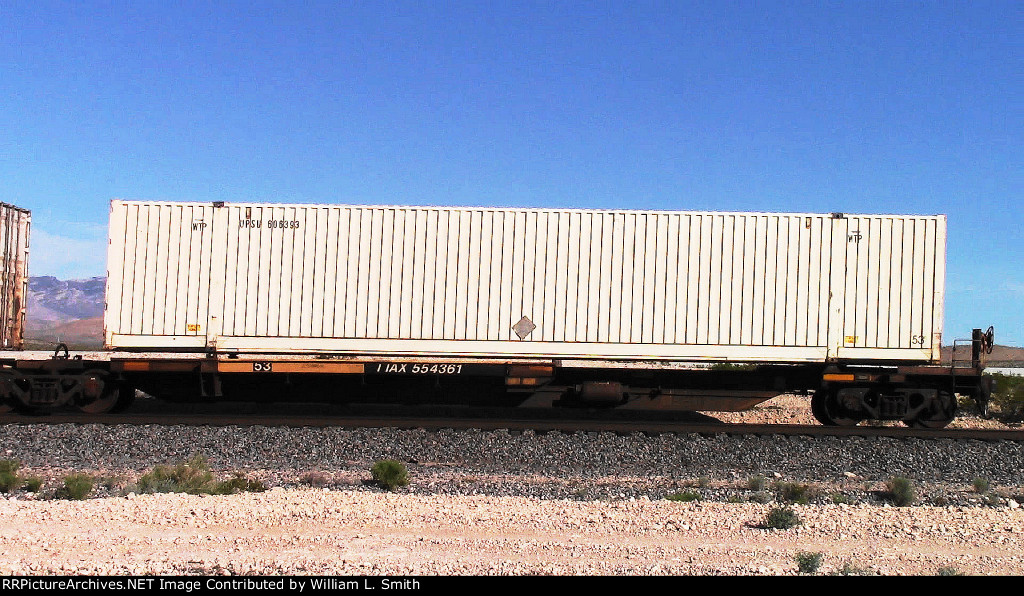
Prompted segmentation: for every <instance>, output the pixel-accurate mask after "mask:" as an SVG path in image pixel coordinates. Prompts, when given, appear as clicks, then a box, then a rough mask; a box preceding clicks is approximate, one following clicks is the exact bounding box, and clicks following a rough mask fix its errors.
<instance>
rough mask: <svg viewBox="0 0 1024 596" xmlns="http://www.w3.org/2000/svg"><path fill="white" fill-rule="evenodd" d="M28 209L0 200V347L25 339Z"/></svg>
mask: <svg viewBox="0 0 1024 596" xmlns="http://www.w3.org/2000/svg"><path fill="white" fill-rule="evenodd" d="M31 221H32V215H31V213H30V212H29V211H28V210H26V209H22V208H20V207H15V206H13V205H8V204H6V203H0V299H2V301H3V302H2V304H0V347H2V348H3V349H9V350H20V349H22V347H24V342H25V310H26V308H25V307H26V304H25V301H26V299H27V297H28V244H29V233H30V231H31V230H30V228H31Z"/></svg>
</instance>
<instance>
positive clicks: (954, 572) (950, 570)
mask: <svg viewBox="0 0 1024 596" xmlns="http://www.w3.org/2000/svg"><path fill="white" fill-rule="evenodd" d="M936 574H937V575H938V576H940V577H954V576H958V575H963V573H960V570H959V569H957V568H956V567H939V569H938V571H937V572H936Z"/></svg>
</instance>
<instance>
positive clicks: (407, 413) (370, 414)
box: [0, 404, 1024, 442]
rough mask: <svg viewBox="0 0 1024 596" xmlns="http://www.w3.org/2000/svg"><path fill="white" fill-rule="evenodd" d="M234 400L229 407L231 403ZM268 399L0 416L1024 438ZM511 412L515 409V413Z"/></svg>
mask: <svg viewBox="0 0 1024 596" xmlns="http://www.w3.org/2000/svg"><path fill="white" fill-rule="evenodd" d="M232 406H233V407H232ZM272 410H273V408H272V407H270V406H269V405H267V404H258V405H257V404H202V405H197V404H175V405H173V406H172V407H171V408H167V407H166V404H165V405H164V406H163V407H161V408H160V411H155V410H153V409H151V408H150V407H142V408H139V409H138V410H137V411H129V412H124V413H120V414H103V415H90V414H84V413H78V412H67V413H52V414H47V415H40V416H26V415H19V414H3V415H0V424H47V425H53V424H82V425H84V424H105V425H120V424H127V425H136V426H142V425H163V426H174V425H184V426H290V427H338V428H367V427H368V428H407V429H411V428H423V429H441V428H459V429H468V428H475V429H480V430H497V429H506V430H511V431H524V430H531V431H534V432H613V433H621V434H629V433H638V432H640V433H674V434H691V433H695V434H702V435H720V434H724V435H788V436H812V437H815V436H822V437H826V436H838V437H855V436H856V437H897V438H898V437H903V438H917V439H957V440H977V441H1016V442H1024V429H1018V430H1000V429H963V428H947V429H912V428H905V427H902V426H821V425H796V424H737V423H724V422H721V421H719V420H717V419H715V418H712V417H710V416H705V415H702V414H697V413H690V414H688V415H684V416H679V415H677V416H675V417H674V418H660V419H659V418H654V417H645V418H634V419H623V418H622V417H612V416H610V415H608V413H604V415H600V414H590V415H588V414H587V413H575V414H576V415H575V416H573V414H574V413H573V412H562V411H559V412H557V413H552V412H550V411H542V412H536V411H525V412H517V411H516V410H505V411H502V412H501V413H500V415H498V416H495V413H496V412H495V411H494V410H493V409H487V410H472V409H466V408H458V409H446V408H437V407H431V408H412V409H410V408H361V409H356V408H349V407H337V406H322V405H317V406H314V405H311V404H307V405H299V406H296V407H294V408H292V410H293V413H291V414H287V415H282V414H281V413H280V412H279V411H278V412H275V411H272ZM517 414H518V415H517Z"/></svg>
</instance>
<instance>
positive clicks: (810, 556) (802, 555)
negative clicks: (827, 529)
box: [793, 551, 822, 573]
mask: <svg viewBox="0 0 1024 596" xmlns="http://www.w3.org/2000/svg"><path fill="white" fill-rule="evenodd" d="M793 558H794V559H796V567H797V569H798V570H799V571H800V573H816V572H817V571H818V569H819V568H820V567H821V558H822V554H821V553H809V552H805V551H800V552H798V553H797V554H796V555H795V556H794V557H793Z"/></svg>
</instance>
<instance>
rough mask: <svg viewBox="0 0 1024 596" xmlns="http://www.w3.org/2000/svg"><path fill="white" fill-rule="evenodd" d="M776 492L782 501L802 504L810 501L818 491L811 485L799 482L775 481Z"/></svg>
mask: <svg viewBox="0 0 1024 596" xmlns="http://www.w3.org/2000/svg"><path fill="white" fill-rule="evenodd" d="M775 492H776V494H778V496H779V500H780V501H783V502H785V503H799V504H801V505H806V504H807V503H809V502H810V501H811V498H813V497H814V496H815V495H816V493H817V491H816V490H815V489H814V487H812V486H811V485H809V484H800V483H797V482H777V483H775Z"/></svg>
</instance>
